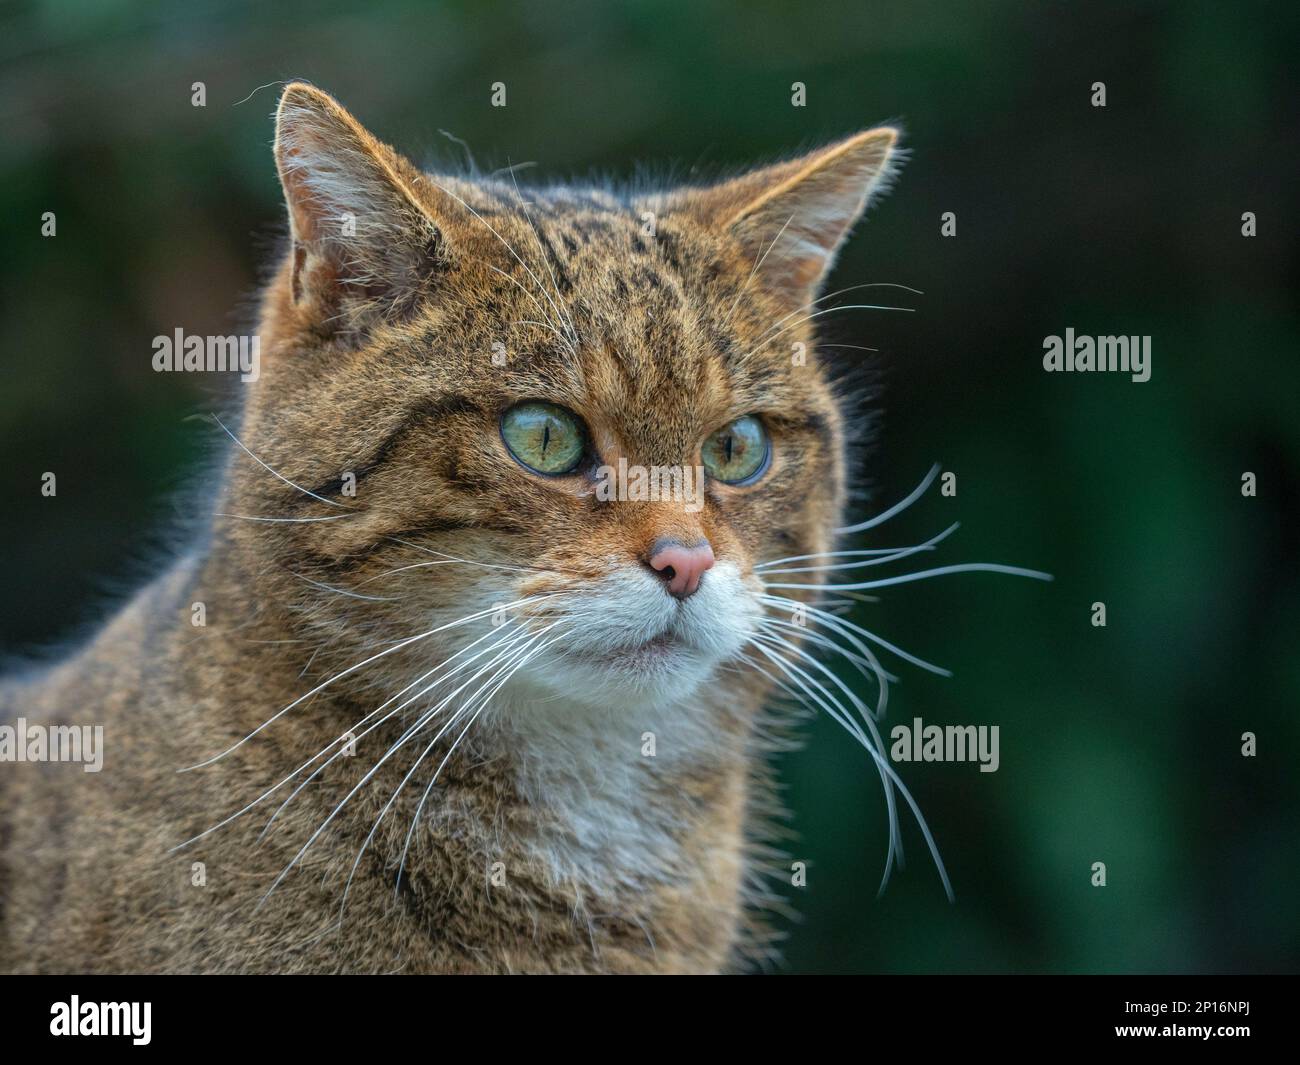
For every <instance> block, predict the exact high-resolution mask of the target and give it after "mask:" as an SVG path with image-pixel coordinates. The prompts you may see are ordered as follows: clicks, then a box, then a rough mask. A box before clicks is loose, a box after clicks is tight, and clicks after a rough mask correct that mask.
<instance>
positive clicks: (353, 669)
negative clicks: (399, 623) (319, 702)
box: [177, 595, 551, 773]
mask: <svg viewBox="0 0 1300 1065" xmlns="http://www.w3.org/2000/svg"><path fill="white" fill-rule="evenodd" d="M549 598H551V596H549V595H543V596H529V597H528V598H526V599H520V600H518V601H516V602H514V603H507V604H504V605H503V606H492V607H488V608H487V609H486V610H480V611H478V612H476V613H474V614H470V615H468V616H467V617H463V618H458V619H457V620H455V621H449V622H447V623H446V624H445V625H438V626H435V627H434V628H432V629H428V630H426V631H425V632H422V633H419V634H418V635H415V636H408V637H407V638H406V639H404V640H399V641H398V642H397V643H395V644H393V646H391V647H389V648H386V649H385V650H383V651H380V652H379V653H378V654H374V655H371V656H370V657H369V658H367V659H365V660H364V661H362V662H358V663H357V664H356V665H353V666H349V667H348V668H347V669H345V670H343V671H342V672H341V673H336V674H335V675H334V676H332V677H330V679H329V680H327V681H325V682H324V683H322V684H318V685H317V686H316V687H315V688H313V689H312V690H311V691H309V692H307V694H306V695H300V696H299V697H298V698H297V699H295V700H294V701H293V702H291V703H290V704H289V705H288V706H286V707H285V708H284V709H283V710H280V711H277V712H276V713H275V714H273V715H272V716H271V717H269V718H267V719H266V720H265V721H263V722H262V724H260V725H258V726H257V728H255V729H253V731H252V732H250V733H249V734H248V735H247V736H245V737H244V738H243V739H241V740H239V741H238V742H236V743H234V744H232V745H231V746H229V747H227V748H226V749H225V750H224V751H222V752H220V753H219V754H215V755H213V756H212V757H211V758H209V759H207V760H206V761H202V762H199V763H197V764H196V765H192V766H188V767H186V768H184V769H179V770H177V772H179V773H188V772H190V771H191V770H194V769H202V768H203V767H204V766H209V765H211V764H212V763H213V762H215V761H217V760H218V759H220V758H224V757H225V756H226V755H228V754H230V752H231V751H234V750H237V749H238V748H240V747H242V746H243V745H244V744H245V743H247V742H248V741H249V740H251V739H252V738H253V737H254V736H256V735H257V734H258V733H259V732H261V731H262V730H263V729H264V728H266V727H267V726H268V725H271V724H272V723H274V722H275V721H278V720H279V719H280V718H281V717H283V716H284V715H285V714H287V713H288V712H289V711H290V710H292V709H293V708H294V707H295V706H298V705H299V704H300V703H302V702H303V701H304V700H306V699H309V698H311V696H313V695H315V694H316V693H317V692H321V691H324V690H325V689H326V688H327V687H329V686H330V685H331V684H333V683H334V682H335V681H336V680H341V679H342V678H343V677H346V676H348V675H349V674H352V673H355V672H356V671H357V670H358V669H361V668H362V667H363V666H368V665H369V664H370V663H371V662H375V661H377V660H378V659H380V658H383V657H384V656H385V655H390V654H392V653H393V652H394V651H398V650H401V649H402V648H403V647H407V646H409V645H410V644H413V643H416V642H417V641H419V640H423V639H427V638H428V637H430V636H432V635H433V634H434V633H437V632H445V631H446V630H447V629H451V628H455V627H456V626H458V625H464V624H467V623H468V622H471V621H476V620H477V619H478V618H483V617H487V616H488V615H489V614H493V613H495V612H496V611H498V610H504V609H509V608H510V607H513V606H521V605H523V604H524V603H528V602H535V601H540V600H541V599H549Z"/></svg>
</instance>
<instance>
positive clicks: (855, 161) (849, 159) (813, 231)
mask: <svg viewBox="0 0 1300 1065" xmlns="http://www.w3.org/2000/svg"><path fill="white" fill-rule="evenodd" d="M897 142H898V131H897V130H895V129H892V128H890V127H888V126H882V127H880V128H878V129H871V130H867V131H865V132H863V133H858V134H855V135H854V136H852V137H848V138H846V139H845V140H842V141H838V142H836V143H835V144H830V145H828V146H826V147H825V148H821V149H818V150H817V151H814V152H811V153H809V154H807V155H804V156H801V157H799V158H797V159H793V160H790V161H789V162H785V163H778V164H776V165H775V166H768V167H763V168H761V169H759V170H754V171H751V172H750V173H748V174H744V175H742V176H741V177H739V178H735V179H733V180H731V181H727V182H724V183H723V184H721V185H716V186H714V187H713V188H710V189H703V190H698V191H693V192H691V193H690V194H689V199H690V201H691V206H692V208H693V209H694V210H695V211H696V212H697V213H701V214H702V215H703V216H704V217H705V218H707V220H708V222H709V223H710V224H711V225H713V226H716V227H721V228H724V229H726V230H728V231H729V232H730V233H731V234H733V235H734V236H735V237H736V238H737V239H738V240H739V241H740V242H741V244H742V245H743V246H744V248H745V250H746V252H747V253H748V254H749V256H750V258H751V261H752V262H754V263H759V262H760V261H761V263H762V265H761V266H759V267H758V268H757V276H758V278H760V279H761V280H762V281H763V282H765V283H766V284H767V285H768V286H769V287H771V288H773V289H774V290H776V291H778V292H779V293H781V294H783V295H790V296H793V297H796V298H797V299H798V301H799V303H800V304H802V303H803V302H805V300H806V299H810V298H812V295H814V294H815V292H816V290H817V289H818V288H819V287H820V285H821V284H822V282H823V281H824V280H825V278H826V275H827V273H829V272H830V268H831V266H832V265H834V262H835V255H836V253H837V252H838V251H839V248H840V245H841V244H843V243H844V240H845V238H846V237H847V236H848V234H849V231H850V230H851V229H852V228H853V225H854V223H855V222H857V220H858V219H859V218H860V217H861V216H862V212H863V211H864V210H865V209H866V206H867V203H868V202H869V201H870V199H871V198H872V196H873V195H875V194H876V193H878V192H880V191H881V190H882V188H883V187H884V186H885V185H886V184H887V182H888V180H889V178H890V176H891V173H892V170H891V162H892V161H893V160H895V159H896V158H897V153H896V152H895V150H894V146H895V144H897Z"/></svg>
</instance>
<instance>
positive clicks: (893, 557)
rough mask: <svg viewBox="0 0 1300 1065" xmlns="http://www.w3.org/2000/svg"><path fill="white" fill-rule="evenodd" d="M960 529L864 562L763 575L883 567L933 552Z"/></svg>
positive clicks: (954, 527) (950, 529)
mask: <svg viewBox="0 0 1300 1065" xmlns="http://www.w3.org/2000/svg"><path fill="white" fill-rule="evenodd" d="M959 527H960V525H959V523H958V522H953V523H952V524H951V525H949V526H948V528H946V529H944V531H943V532H941V533H939V534H938V535H936V536H933V537H931V538H930V539H929V540H926V541H925V543H922V544H916V545H915V546H913V547H904V548H900V549H899V550H897V551H895V552H894V553H893V554H890V555H883V556H880V557H878V558H872V559H869V560H867V561H864V562H837V563H835V564H833V565H829V566H794V567H790V568H788V569H769V570H764V571H763V574H762V575H763V576H764V577H766V576H769V575H770V574H773V573H814V572H820V571H824V570H846V569H863V568H864V567H866V566H883V565H886V564H887V563H890V562H897V561H898V560H899V559H900V558H907V557H908V556H910V555H915V554H918V553H919V552H921V551H933V550H934V548H935V546H936V545H937V544H940V543H942V542H943V541H944V540H946V539H947V538H948V537H949V536H951V535H952V534H953V533H955V532H956V531H957V529H958V528H959ZM839 553H840V552H837V554H839ZM843 554H846V555H847V554H850V552H843ZM809 557H815V556H809ZM754 568H755V569H756V570H757V569H758V568H759V567H758V566H755V567H754Z"/></svg>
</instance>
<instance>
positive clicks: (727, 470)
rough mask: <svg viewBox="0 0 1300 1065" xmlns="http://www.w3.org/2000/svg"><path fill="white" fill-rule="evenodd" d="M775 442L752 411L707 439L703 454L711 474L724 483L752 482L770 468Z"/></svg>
mask: <svg viewBox="0 0 1300 1065" xmlns="http://www.w3.org/2000/svg"><path fill="white" fill-rule="evenodd" d="M771 455H772V443H771V441H770V440H769V439H768V436H767V430H766V429H764V428H763V423H762V422H760V421H759V420H758V419H757V418H755V417H754V416H753V415H752V414H746V415H745V416H744V417H743V418H737V419H736V420H735V421H734V422H732V423H731V424H730V425H725V426H723V427H722V428H721V429H719V430H718V431H717V432H716V433H714V434H713V435H712V436H711V437H709V438H708V439H707V440H706V441H704V447H703V449H702V450H701V454H700V457H701V459H702V460H703V462H704V469H705V470H706V471H707V472H708V474H709V476H710V477H712V478H714V479H715V480H719V481H722V482H723V483H724V484H750V483H752V482H754V481H756V480H758V478H759V477H760V476H761V475H762V474H763V473H764V472H765V471H766V470H767V466H768V460H769V459H770V458H771Z"/></svg>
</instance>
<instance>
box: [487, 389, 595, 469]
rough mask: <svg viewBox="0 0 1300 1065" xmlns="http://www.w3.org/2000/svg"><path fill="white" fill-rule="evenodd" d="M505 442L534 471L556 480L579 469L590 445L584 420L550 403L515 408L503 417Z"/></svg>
mask: <svg viewBox="0 0 1300 1065" xmlns="http://www.w3.org/2000/svg"><path fill="white" fill-rule="evenodd" d="M501 439H502V440H504V441H505V442H506V447H507V448H508V449H509V451H510V454H512V455H513V456H514V457H515V458H516V459H518V460H519V461H520V462H521V463H523V464H524V465H525V466H527V467H528V468H529V469H530V470H534V471H536V472H537V473H545V474H549V475H550V476H553V477H554V476H558V475H560V474H562V473H572V472H573V471H574V470H575V469H577V468H578V463H579V462H581V461H582V454H583V452H584V451H585V450H586V442H587V436H586V432H585V430H584V429H583V426H582V419H580V418H579V417H578V416H577V415H576V414H574V413H573V412H572V411H567V410H565V409H564V408H563V407H556V406H554V405H553V404H550V403H520V404H519V406H517V407H511V408H510V409H509V410H508V411H506V412H505V414H503V415H502V416H501Z"/></svg>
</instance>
